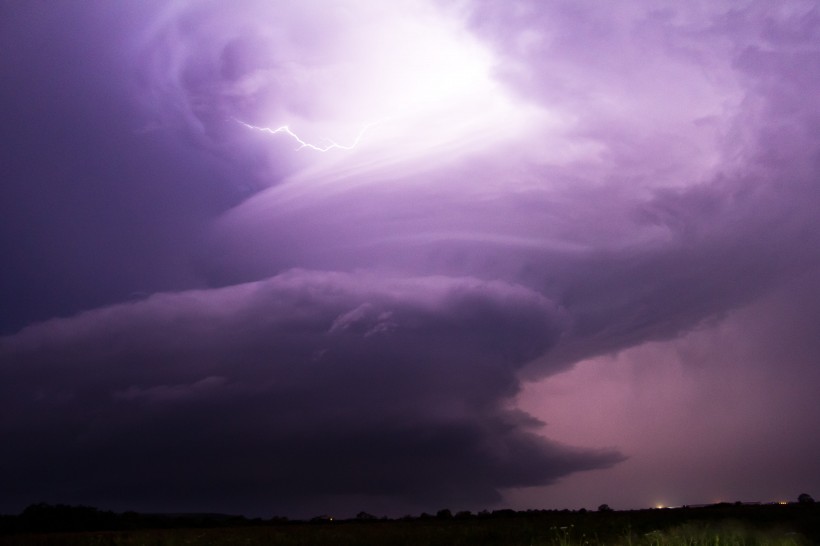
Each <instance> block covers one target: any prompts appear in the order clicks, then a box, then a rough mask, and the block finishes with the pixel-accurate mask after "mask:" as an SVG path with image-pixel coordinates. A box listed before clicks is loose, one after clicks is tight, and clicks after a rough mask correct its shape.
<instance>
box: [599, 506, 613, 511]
mask: <svg viewBox="0 0 820 546" xmlns="http://www.w3.org/2000/svg"><path fill="white" fill-rule="evenodd" d="M598 511H599V512H612V508H610V507H609V505H608V504H602V505H601V506H599V507H598Z"/></svg>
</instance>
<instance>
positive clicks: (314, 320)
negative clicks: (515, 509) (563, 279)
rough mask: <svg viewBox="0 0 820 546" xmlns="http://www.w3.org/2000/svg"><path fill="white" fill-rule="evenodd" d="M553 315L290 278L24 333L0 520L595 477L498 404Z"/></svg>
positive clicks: (400, 284)
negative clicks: (55, 510)
mask: <svg viewBox="0 0 820 546" xmlns="http://www.w3.org/2000/svg"><path fill="white" fill-rule="evenodd" d="M560 322H561V319H560V316H559V315H558V313H557V312H556V311H555V309H554V307H553V305H552V304H551V303H550V302H549V301H548V300H546V299H544V298H543V297H542V296H539V295H538V294H536V293H534V292H532V291H530V290H527V289H524V288H521V287H516V286H512V285H509V284H505V283H500V282H496V283H487V282H481V281H477V280H475V279H469V278H462V279H445V278H410V279H393V280H385V279H377V278H374V277H372V276H367V275H361V276H354V275H341V274H321V273H309V272H302V271H294V272H291V273H288V274H286V275H283V276H280V277H275V278H272V279H270V280H266V281H260V282H257V283H251V284H246V285H238V286H234V287H230V288H224V289H220V290H212V291H198V292H183V293H179V294H158V295H155V296H152V297H151V298H149V299H147V300H145V301H142V302H136V303H132V304H125V305H120V306H115V307H111V308H106V309H100V310H96V311H91V312H87V313H84V314H81V315H78V316H77V317H74V318H71V319H55V320H52V321H49V322H45V323H42V324H40V325H37V326H33V327H30V328H28V329H25V330H23V331H22V332H20V333H19V334H16V335H15V336H12V337H7V338H4V339H3V340H2V345H0V361H2V364H3V367H2V381H0V384H2V385H3V396H2V400H3V411H2V414H3V415H4V416H6V417H5V418H4V419H3V420H2V425H0V426H2V434H3V437H4V438H6V439H7V443H6V448H5V449H4V452H3V456H2V464H3V467H4V468H14V469H15V470H14V473H13V474H12V475H11V476H12V477H11V478H10V479H9V480H7V482H6V483H5V485H4V491H5V495H4V497H5V503H6V504H5V505H4V508H5V509H6V510H8V509H13V508H15V507H16V506H19V505H20V504H21V503H23V504H24V503H25V502H28V501H30V500H33V499H31V498H30V497H31V495H36V496H37V498H44V499H50V500H52V501H57V500H59V501H66V502H68V501H71V502H95V503H99V502H103V501H104V502H106V503H107V504H109V505H113V506H117V507H122V508H126V507H128V506H135V507H140V508H147V507H152V506H157V507H164V508H167V509H176V510H186V509H192V508H197V509H211V510H214V509H217V510H219V509H222V510H228V509H230V510H238V509H239V510H250V511H253V512H254V513H259V511H260V510H265V509H266V508H267V509H270V510H273V509H274V508H276V509H277V510H281V511H289V512H290V513H295V512H299V510H300V509H303V507H302V504H300V502H303V500H304V499H315V498H317V497H319V498H321V497H333V496H340V497H345V496H347V497H350V496H357V495H358V496H360V498H368V497H385V498H390V499H392V502H393V503H394V505H403V506H404V507H405V508H408V507H419V506H422V507H423V506H425V503H428V504H429V503H433V502H435V503H457V504H458V505H460V506H469V507H473V508H475V507H479V506H482V505H487V504H492V503H494V502H497V501H498V499H499V494H498V490H499V489H500V488H504V487H514V486H521V485H529V484H534V483H537V484H547V483H550V482H552V481H554V480H555V479H557V478H559V477H561V476H564V475H566V474H568V473H571V472H575V471H578V470H584V469H589V468H600V467H604V466H608V465H611V464H613V463H615V462H617V461H618V460H620V456H619V455H618V454H617V453H616V452H614V451H591V450H578V449H573V448H570V447H566V446H563V445H559V444H555V443H552V442H550V441H549V440H546V439H544V438H543V437H541V436H540V435H539V434H538V429H539V428H540V423H539V422H537V421H536V420H534V419H532V418H531V417H529V416H527V415H526V414H524V413H522V412H519V411H516V410H514V409H512V408H510V407H509V405H508V400H509V398H510V397H511V396H513V395H514V394H515V393H517V392H518V388H519V384H518V380H517V379H516V376H515V373H516V371H517V370H518V369H519V368H520V367H521V366H522V365H523V364H524V363H525V362H527V361H528V360H529V359H531V358H533V357H534V356H536V355H539V354H541V353H542V352H544V351H545V350H547V349H548V348H549V347H550V346H552V345H553V344H554V343H555V339H556V337H557V335H558V333H559V332H560V328H561V326H560ZM192 499H197V500H192ZM363 502H365V501H363ZM369 502H373V501H372V498H371V500H370V501H369ZM354 509H355V507H347V510H348V511H350V510H354Z"/></svg>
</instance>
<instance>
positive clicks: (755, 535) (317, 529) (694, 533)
mask: <svg viewBox="0 0 820 546" xmlns="http://www.w3.org/2000/svg"><path fill="white" fill-rule="evenodd" d="M198 525H200V526H199V527H184V528H165V529H156V528H155V529H131V530H123V529H120V530H106V531H84V532H73V533H67V532H52V533H42V532H14V533H8V532H7V533H5V534H4V535H2V536H0V545H4V546H5V545H12V544H13V545H19V546H51V545H68V546H91V545H95V546H97V545H99V546H149V545H150V546H183V545H186V546H188V545H190V546H216V545H223V544H224V545H248V546H257V545H258V546H262V545H270V546H308V545H330V546H376V545H391V546H419V545H431V546H439V545H440V546H460V545H462V546H484V545H486V546H490V545H504V546H518V545H521V546H538V545H543V546H575V545H577V546H583V545H589V546H594V545H624V546H626V545H629V546H637V545H647V546H655V545H657V546H661V545H670V546H677V545H687V546H698V545H715V546H718V545H721V546H723V545H729V546H752V545H769V544H772V545H799V546H803V545H812V544H820V509H818V506H817V505H810V506H798V505H788V506H777V505H763V506H735V505H718V506H710V507H704V508H678V509H663V510H638V511H623V512H614V511H613V512H584V511H578V512H570V511H528V512H512V511H500V512H495V513H494V514H487V515H484V516H476V515H471V516H469V517H468V516H466V515H463V516H462V517H457V518H452V517H445V518H442V517H432V516H430V517H423V518H412V519H401V520H377V521H356V520H349V521H333V522H325V523H309V522H281V521H280V522H272V521H260V520H244V519H243V520H241V521H239V520H232V521H230V522H224V521H223V522H222V523H216V522H213V521H200V522H199V523H198Z"/></svg>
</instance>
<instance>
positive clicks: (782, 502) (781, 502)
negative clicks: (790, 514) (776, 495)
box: [777, 501, 789, 504]
mask: <svg viewBox="0 0 820 546" xmlns="http://www.w3.org/2000/svg"><path fill="white" fill-rule="evenodd" d="M777 504H789V503H788V502H786V501H780V502H778V503H777Z"/></svg>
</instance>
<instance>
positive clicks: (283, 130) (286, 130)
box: [231, 118, 377, 152]
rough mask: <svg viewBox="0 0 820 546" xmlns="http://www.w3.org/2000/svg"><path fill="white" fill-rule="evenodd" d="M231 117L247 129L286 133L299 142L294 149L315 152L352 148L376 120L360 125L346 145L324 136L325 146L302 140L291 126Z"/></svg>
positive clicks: (273, 133)
mask: <svg viewBox="0 0 820 546" xmlns="http://www.w3.org/2000/svg"><path fill="white" fill-rule="evenodd" d="M231 119H233V120H234V121H235V122H237V123H239V124H241V125H244V126H245V127H247V128H248V129H253V130H255V131H261V132H263V133H270V134H272V135H279V134H284V135H288V136H289V137H291V138H292V139H293V140H295V141H296V142H297V143H298V144H299V146H298V147H297V148H296V151H299V150H301V149H303V148H310V149H311V150H316V151H317V152H328V151H330V150H333V149H339V150H352V149H353V148H355V147H356V146H357V145H358V144H359V141H361V140H362V137H363V136H364V134H365V133H366V132H367V130H368V129H370V128H371V127H373V126H374V125H376V123H377V122H374V123H368V124H367V125H365V126H364V127H362V129H361V131H359V134H358V135H356V138H355V139H354V140H353V142H352V143H351V144H347V145H345V144H339V143H338V142H335V141H333V140H331V139H329V138H326V139H325V140H326V141H327V142H329V144H327V145H325V146H318V145H316V144H311V143H310V142H307V141H305V140H302V139H301V138H300V137H299V135H297V134H296V133H294V132H293V131H292V130H291V128H290V127H289V126H287V125H282V126H281V127H277V128H276V129H272V128H270V127H259V126H258V125H251V124H250V123H245V122H244V121H242V120H240V119H236V118H231Z"/></svg>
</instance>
